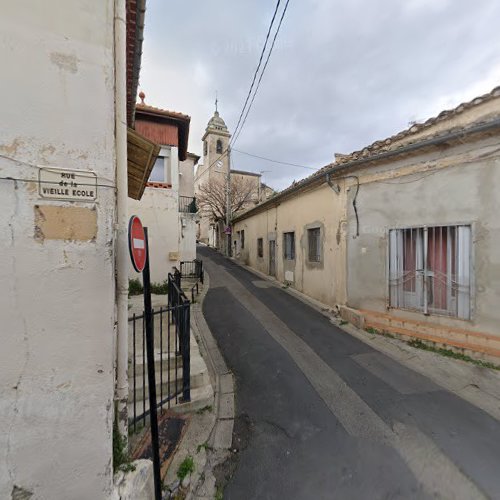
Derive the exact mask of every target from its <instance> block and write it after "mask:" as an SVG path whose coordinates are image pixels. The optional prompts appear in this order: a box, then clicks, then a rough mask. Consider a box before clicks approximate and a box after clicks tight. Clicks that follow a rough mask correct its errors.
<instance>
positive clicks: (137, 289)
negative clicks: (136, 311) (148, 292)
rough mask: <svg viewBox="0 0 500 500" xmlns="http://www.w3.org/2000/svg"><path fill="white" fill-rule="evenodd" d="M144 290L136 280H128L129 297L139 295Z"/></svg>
mask: <svg viewBox="0 0 500 500" xmlns="http://www.w3.org/2000/svg"><path fill="white" fill-rule="evenodd" d="M143 291H144V289H143V288H142V283H141V282H140V281H139V280H138V279H137V278H134V279H131V280H128V294H129V295H141V294H142V293H143Z"/></svg>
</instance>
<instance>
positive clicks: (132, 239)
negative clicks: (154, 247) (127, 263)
mask: <svg viewBox="0 0 500 500" xmlns="http://www.w3.org/2000/svg"><path fill="white" fill-rule="evenodd" d="M128 249H129V251H130V258H131V259H132V264H133V266H134V269H135V270H136V271H137V272H138V273H140V272H142V270H143V269H144V266H145V265H146V236H145V234H144V228H143V227H142V222H141V219H139V217H137V216H136V215H132V217H130V221H129V223H128Z"/></svg>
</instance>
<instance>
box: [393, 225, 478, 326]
mask: <svg viewBox="0 0 500 500" xmlns="http://www.w3.org/2000/svg"><path fill="white" fill-rule="evenodd" d="M470 247H471V227H470V226H437V227H429V228H427V227H418V228H410V229H392V230H391V231H389V292H390V305H391V307H399V308H403V309H415V310H417V311H422V312H424V313H425V314H446V315H449V316H456V317H458V318H462V319H469V318H470V293H471V289H470V277H471V249H470Z"/></svg>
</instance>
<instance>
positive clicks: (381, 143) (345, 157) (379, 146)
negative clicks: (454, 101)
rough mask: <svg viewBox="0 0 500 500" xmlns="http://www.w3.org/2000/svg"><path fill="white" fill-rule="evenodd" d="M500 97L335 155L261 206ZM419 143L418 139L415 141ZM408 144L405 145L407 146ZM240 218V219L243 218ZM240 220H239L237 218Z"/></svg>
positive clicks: (499, 90)
mask: <svg viewBox="0 0 500 500" xmlns="http://www.w3.org/2000/svg"><path fill="white" fill-rule="evenodd" d="M499 97H500V86H498V87H495V88H494V89H493V90H492V91H491V92H488V93H487V94H484V95H482V96H480V97H475V98H474V99H472V100H471V101H469V102H465V103H462V104H459V105H458V106H457V107H455V108H453V109H450V110H445V111H442V112H441V113H439V115H437V116H436V117H433V118H429V119H428V120H426V121H425V122H424V123H418V124H417V123H416V124H414V125H412V126H411V127H409V128H408V129H406V130H403V131H401V132H399V133H397V134H395V135H393V136H391V137H388V138H386V139H382V140H378V141H375V142H373V143H372V144H370V145H369V146H366V147H365V148H363V149H361V150H359V151H355V152H353V153H351V154H336V155H335V161H334V162H332V163H329V164H328V165H325V166H324V167H321V168H320V169H319V170H317V171H316V172H314V173H313V174H311V175H309V176H307V177H305V178H304V179H301V180H300V181H297V182H295V181H294V182H293V183H292V184H291V185H290V186H288V187H287V188H285V189H283V190H282V191H280V192H279V193H277V194H276V196H274V197H273V198H272V199H270V200H268V202H264V203H262V204H261V205H264V204H267V203H269V202H276V201H277V200H279V199H281V198H282V197H283V196H286V195H287V194H288V193H290V192H292V191H295V190H297V189H298V188H300V186H302V185H305V184H308V183H310V182H311V181H314V179H320V178H321V177H323V175H324V174H325V173H326V172H328V171H329V170H331V169H332V168H333V167H339V166H342V165H344V164H348V163H350V162H353V161H355V160H359V159H361V158H369V157H373V158H374V159H375V158H376V157H377V155H378V154H380V153H383V152H385V151H388V150H389V149H394V150H397V149H398V148H397V147H396V148H391V147H390V146H392V145H394V143H395V142H397V141H399V140H401V139H403V138H408V137H411V136H412V135H414V134H416V133H417V132H421V131H422V130H425V129H427V128H430V127H431V126H432V125H435V124H436V123H440V122H442V121H444V120H447V119H450V118H452V117H454V116H457V115H459V114H460V113H463V112H464V111H466V110H468V109H471V108H473V107H475V106H479V105H480V104H483V103H485V102H488V101H491V100H493V99H496V98H499ZM446 132H449V129H447V131H446ZM415 142H418V139H417V140H416V141H415ZM406 144H408V143H405V145H406ZM261 205H257V207H255V208H253V209H250V210H248V213H250V212H253V211H255V210H257V209H259V208H260V206H261ZM244 215H246V213H244V214H242V215H241V216H244ZM241 216H240V217H241ZM236 219H238V218H236Z"/></svg>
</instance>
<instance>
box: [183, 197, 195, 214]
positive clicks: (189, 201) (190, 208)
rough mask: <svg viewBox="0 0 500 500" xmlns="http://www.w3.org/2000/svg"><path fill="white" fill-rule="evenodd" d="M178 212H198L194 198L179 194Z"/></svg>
mask: <svg viewBox="0 0 500 500" xmlns="http://www.w3.org/2000/svg"><path fill="white" fill-rule="evenodd" d="M179 212H184V213H187V214H195V213H197V212H198V207H197V205H196V198H194V197H193V198H191V196H179Z"/></svg>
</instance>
